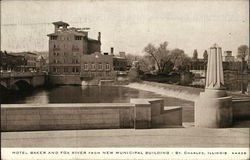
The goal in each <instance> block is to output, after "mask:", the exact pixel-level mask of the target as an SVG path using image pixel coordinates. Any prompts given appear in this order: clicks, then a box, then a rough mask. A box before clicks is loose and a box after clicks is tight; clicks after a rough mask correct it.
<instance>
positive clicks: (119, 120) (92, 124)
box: [1, 103, 134, 131]
mask: <svg viewBox="0 0 250 160" xmlns="http://www.w3.org/2000/svg"><path fill="white" fill-rule="evenodd" d="M133 126H134V105H133V104H129V103H121V104H119V103H107V104H105V103H103V104H94V103H91V104H43V105H38V104H37V105H36V104H25V105H23V104H20V105H14V104H12V105H2V107H1V130H2V131H19V130H57V129H97V128H133Z"/></svg>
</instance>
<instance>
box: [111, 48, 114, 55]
mask: <svg viewBox="0 0 250 160" xmlns="http://www.w3.org/2000/svg"><path fill="white" fill-rule="evenodd" d="M110 55H112V56H113V55H114V48H113V47H111V48H110Z"/></svg>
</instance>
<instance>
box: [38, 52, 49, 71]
mask: <svg viewBox="0 0 250 160" xmlns="http://www.w3.org/2000/svg"><path fill="white" fill-rule="evenodd" d="M36 70H37V71H39V72H44V71H46V72H47V71H48V65H47V63H46V59H45V58H44V57H43V56H42V55H40V56H38V57H37V59H36Z"/></svg>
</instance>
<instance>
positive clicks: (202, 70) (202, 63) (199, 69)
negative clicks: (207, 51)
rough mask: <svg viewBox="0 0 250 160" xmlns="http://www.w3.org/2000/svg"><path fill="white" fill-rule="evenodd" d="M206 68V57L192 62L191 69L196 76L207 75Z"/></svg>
mask: <svg viewBox="0 0 250 160" xmlns="http://www.w3.org/2000/svg"><path fill="white" fill-rule="evenodd" d="M206 69H207V60H205V59H197V60H192V61H191V62H190V65H189V70H190V72H192V73H193V74H194V75H195V77H205V76H206Z"/></svg>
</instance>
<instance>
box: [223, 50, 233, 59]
mask: <svg viewBox="0 0 250 160" xmlns="http://www.w3.org/2000/svg"><path fill="white" fill-rule="evenodd" d="M222 61H223V62H234V56H233V55H232V51H224V55H223V56H222Z"/></svg>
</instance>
